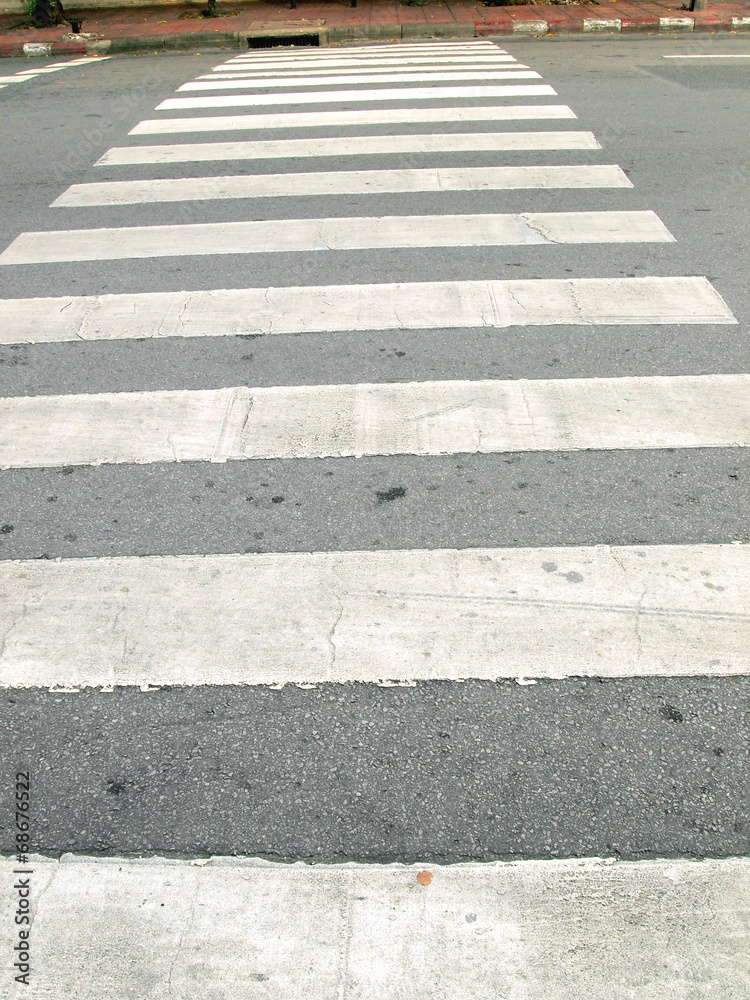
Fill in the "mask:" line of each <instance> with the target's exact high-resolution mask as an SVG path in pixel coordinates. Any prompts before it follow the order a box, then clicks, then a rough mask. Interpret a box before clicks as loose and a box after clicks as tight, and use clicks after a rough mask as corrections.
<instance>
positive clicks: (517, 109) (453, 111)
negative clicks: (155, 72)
mask: <svg viewBox="0 0 750 1000" xmlns="http://www.w3.org/2000/svg"><path fill="white" fill-rule="evenodd" d="M575 117H576V115H575V113H574V112H573V111H572V110H571V109H570V108H569V107H567V106H566V105H565V104H506V105H501V106H500V107H494V108H488V107H475V108H466V107H461V108H387V109H382V110H381V109H379V108H362V109H360V110H358V111H318V112H311V111H308V112H302V113H294V112H286V113H282V114H251V115H224V116H215V117H203V118H161V119H159V118H155V119H151V120H148V121H142V122H139V123H138V124H137V125H136V126H135V128H132V129H131V130H130V132H129V133H128V134H129V135H154V134H161V133H169V132H238V131H242V130H248V129H275V128H329V127H330V126H341V125H395V124H404V123H406V122H409V123H412V122H440V123H441V124H443V123H447V122H487V121H524V120H527V119H540V120H545V119H557V118H575Z"/></svg>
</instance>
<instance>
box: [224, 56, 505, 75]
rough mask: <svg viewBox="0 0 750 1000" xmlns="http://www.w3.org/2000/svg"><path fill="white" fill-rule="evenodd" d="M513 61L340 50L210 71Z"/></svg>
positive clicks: (258, 61) (500, 58) (228, 71)
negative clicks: (360, 53)
mask: <svg viewBox="0 0 750 1000" xmlns="http://www.w3.org/2000/svg"><path fill="white" fill-rule="evenodd" d="M515 62H516V60H515V58H514V57H513V56H510V55H495V54H494V53H492V52H489V51H487V52H484V53H481V54H480V53H477V52H467V53H465V54H462V55H435V56H423V55H398V54H393V55H390V56H387V57H386V58H377V57H375V56H366V57H364V58H362V57H354V58H352V57H351V55H345V54H344V53H335V54H326V55H321V56H318V57H316V58H315V59H307V60H305V61H304V63H300V60H299V59H298V58H297V56H294V57H293V58H289V59H266V60H261V59H248V60H246V61H245V62H241V63H240V62H228V63H221V64H220V65H219V66H214V67H213V70H212V72H214V73H235V72H256V71H257V72H261V71H263V72H265V71H268V70H269V69H272V70H277V69H278V70H287V69H289V70H295V71H298V72H309V70H310V69H318V68H319V67H323V66H340V67H347V66H362V67H365V66H369V67H370V68H371V69H374V68H376V67H381V66H429V65H433V66H434V65H441V66H443V65H444V66H450V65H452V64H455V63H465V64H467V65H473V66H477V65H479V66H481V65H484V64H487V65H493V66H494V65H498V64H501V63H503V64H506V65H508V64H511V63H515ZM301 65H304V66H305V67H307V69H306V70H301V69H300V66H301Z"/></svg>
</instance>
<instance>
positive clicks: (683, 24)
mask: <svg viewBox="0 0 750 1000" xmlns="http://www.w3.org/2000/svg"><path fill="white" fill-rule="evenodd" d="M694 26H695V19H694V18H692V17H660V18H659V30H660V31H692V30H693V28H694Z"/></svg>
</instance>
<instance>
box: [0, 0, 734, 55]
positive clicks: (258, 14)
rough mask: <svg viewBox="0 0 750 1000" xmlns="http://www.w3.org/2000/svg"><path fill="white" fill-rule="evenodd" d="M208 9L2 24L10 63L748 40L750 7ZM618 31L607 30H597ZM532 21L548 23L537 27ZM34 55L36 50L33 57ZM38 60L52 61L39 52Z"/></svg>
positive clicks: (625, 2) (262, 5)
mask: <svg viewBox="0 0 750 1000" xmlns="http://www.w3.org/2000/svg"><path fill="white" fill-rule="evenodd" d="M201 6H202V3H201V2H200V0H197V2H196V3H194V4H192V5H187V4H185V5H169V6H166V5H164V6H149V7H139V8H133V7H131V8H127V9H122V10H94V11H88V12H87V11H82V12H79V11H76V16H80V17H82V19H83V22H84V24H83V30H84V32H86V33H91V34H94V35H96V36H97V37H96V39H95V40H94V39H82V40H77V39H76V40H71V39H69V38H64V36H65V35H67V34H69V28H68V27H67V26H66V27H61V28H52V29H49V30H38V29H33V28H22V27H18V26H14V22H16V24H17V22H19V20H20V18H19V17H17V16H16V17H13V16H10V15H6V16H3V17H1V18H0V55H23V54H24V51H26V54H32V53H30V52H29V49H28V43H35V44H36V45H39V44H40V43H41V44H42V45H47V46H49V54H50V55H60V54H65V53H83V52H87V51H88V52H91V53H93V52H107V51H111V52H117V51H149V52H150V51H158V50H164V49H175V48H183V49H184V48H196V49H200V48H209V47H211V48H226V49H241V48H246V47H247V37H248V36H250V35H263V34H273V33H274V32H277V31H278V32H283V31H287V32H293V33H299V34H318V35H320V42H321V44H323V45H325V44H346V43H347V42H357V41H363V40H368V39H370V40H377V39H383V40H384V39H386V38H395V39H398V38H404V39H406V38H419V37H423V38H429V37H472V36H475V35H476V36H492V35H509V34H513V33H514V32H523V33H524V34H529V33H531V34H539V35H543V34H553V35H557V34H568V33H574V32H575V33H578V32H581V33H589V32H591V33H592V34H598V33H600V32H602V31H605V32H606V31H611V32H616V31H622V32H632V31H641V32H652V33H658V32H664V31H673V30H675V26H674V25H673V24H670V23H669V22H665V21H664V19H665V18H667V19H668V18H682V19H683V21H684V24H683V25H682V26H681V27H678V28H677V30H681V31H686V32H692V31H699V32H714V31H722V32H724V31H748V32H749V33H750V0H746V2H744V3H734V2H718V3H714V4H713V5H712V6H711V7H710V9H709V10H706V11H695V12H692V11H686V10H685V9H684V7H685V5H684V4H683V3H682V2H671V3H670V2H667V0H665V2H655V0H649V2H644V3H638V2H636V0H600V2H599V3H582V4H577V3H569V4H564V5H557V4H528V5H523V6H521V5H516V6H510V7H485V6H483V5H482V4H480V3H468V2H466V3H462V2H460V0H456V2H453V0H451V2H439V0H433V2H428V3H425V4H424V5H423V6H409V5H408V4H406V3H393V2H389V0H358V5H357V7H356V8H352V7H351V6H350V5H349V3H348V2H347V0H323V2H317V3H316V2H307V0H298V7H297V9H296V10H290V8H289V4H288V3H283V2H268V0H257V2H253V3H233V2H231V0H219V10H220V11H231V12H232V16H221V17H219V18H216V19H208V18H201V17H200V16H197V17H196V16H192V17H181V15H185V14H192V15H196V14H198V13H199V10H200V7H201ZM602 21H604V22H608V23H605V24H604V25H602V24H598V25H597V23H596V22H602ZM529 22H539V23H538V24H537V25H533V24H529ZM24 46H26V49H25V50H24ZM33 54H46V53H44V52H34V53H33Z"/></svg>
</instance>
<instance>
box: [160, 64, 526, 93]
mask: <svg viewBox="0 0 750 1000" xmlns="http://www.w3.org/2000/svg"><path fill="white" fill-rule="evenodd" d="M540 79H541V74H539V73H536V72H535V71H534V70H532V69H520V70H515V69H514V70H480V71H479V72H476V71H471V72H455V71H450V70H439V71H438V72H429V73H427V72H423V73H420V74H419V82H420V83H428V82H430V81H434V82H435V83H444V82H454V81H455V82H458V81H460V80H466V81H472V80H540ZM413 82H416V81H415V80H414V77H413V76H412V75H411V74H409V73H369V74H367V75H365V76H358V75H356V74H354V75H352V74H346V75H342V76H325V77H315V76H310V77H299V78H297V77H283V76H282V77H265V78H259V79H247V80H216V81H211V82H206V81H203V82H201V81H200V80H196V81H193V82H191V83H183V84H182V86H180V87H178V88H177V91H178V93H181V92H183V91H189V90H232V89H234V90H252V89H253V88H254V87H255V88H257V89H258V90H267V89H270V88H272V87H282V88H289V87H333V86H344V85H345V84H347V83H384V84H391V83H413Z"/></svg>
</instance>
